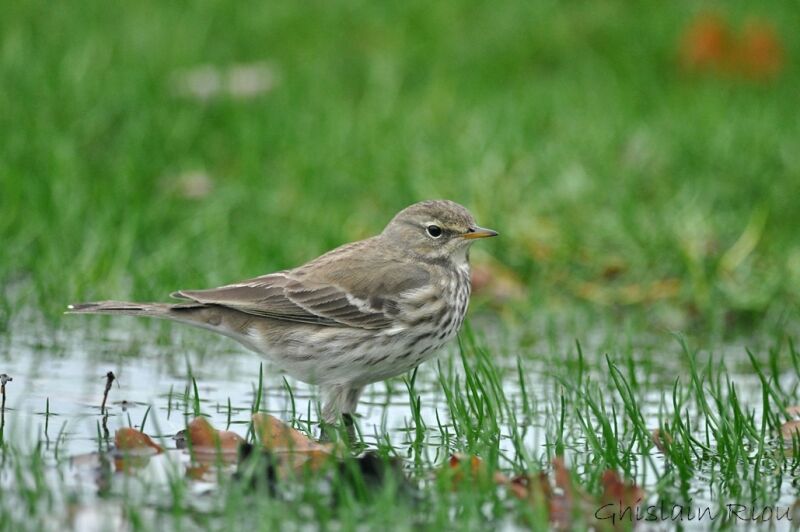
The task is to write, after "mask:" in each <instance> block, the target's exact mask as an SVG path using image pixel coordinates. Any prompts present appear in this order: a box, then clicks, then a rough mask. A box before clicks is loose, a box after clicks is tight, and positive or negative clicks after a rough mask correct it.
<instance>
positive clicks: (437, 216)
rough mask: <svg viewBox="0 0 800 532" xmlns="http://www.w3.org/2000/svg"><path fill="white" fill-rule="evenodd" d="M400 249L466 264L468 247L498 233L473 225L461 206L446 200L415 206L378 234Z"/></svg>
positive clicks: (426, 257) (471, 217)
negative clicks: (478, 240) (480, 239)
mask: <svg viewBox="0 0 800 532" xmlns="http://www.w3.org/2000/svg"><path fill="white" fill-rule="evenodd" d="M381 236H382V237H383V238H385V239H387V240H388V241H389V242H390V243H393V244H394V245H396V246H398V247H399V248H400V249H402V250H405V251H408V252H410V253H414V254H417V255H419V256H420V257H421V258H423V259H427V260H431V261H441V260H452V261H453V262H456V263H461V262H466V261H467V258H468V251H469V247H470V245H472V243H474V242H475V240H477V239H479V238H487V237H490V236H497V232H496V231H493V230H491V229H485V228H483V227H480V226H479V225H478V224H476V223H475V218H473V216H472V214H471V213H470V212H469V211H468V210H467V209H466V208H465V207H463V206H461V205H459V204H458V203H455V202H453V201H449V200H429V201H421V202H419V203H415V204H413V205H411V206H409V207H406V208H405V209H403V210H402V211H400V212H399V213H398V214H397V215H396V216H395V217H394V218H393V219H392V221H391V222H389V225H387V226H386V229H384V230H383V233H382V235H381Z"/></svg>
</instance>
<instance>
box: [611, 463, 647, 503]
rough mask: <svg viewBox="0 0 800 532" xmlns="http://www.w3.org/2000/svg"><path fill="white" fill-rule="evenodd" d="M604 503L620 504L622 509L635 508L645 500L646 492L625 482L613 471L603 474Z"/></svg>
mask: <svg viewBox="0 0 800 532" xmlns="http://www.w3.org/2000/svg"><path fill="white" fill-rule="evenodd" d="M601 484H602V485H603V495H602V502H603V503H606V504H608V503H613V504H619V505H620V507H635V506H638V505H639V503H640V502H641V501H642V499H644V490H643V489H642V488H640V487H639V486H637V485H636V484H633V483H629V482H623V481H622V479H621V478H620V476H619V473H617V472H616V471H614V470H613V469H607V470H606V471H604V472H603V478H602V480H601Z"/></svg>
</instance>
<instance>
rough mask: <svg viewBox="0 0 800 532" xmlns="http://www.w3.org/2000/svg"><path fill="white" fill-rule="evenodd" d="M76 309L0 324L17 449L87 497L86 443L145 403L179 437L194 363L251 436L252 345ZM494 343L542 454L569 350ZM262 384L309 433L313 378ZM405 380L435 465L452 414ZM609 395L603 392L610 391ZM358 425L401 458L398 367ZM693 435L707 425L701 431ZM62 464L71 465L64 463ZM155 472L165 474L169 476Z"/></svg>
mask: <svg viewBox="0 0 800 532" xmlns="http://www.w3.org/2000/svg"><path fill="white" fill-rule="evenodd" d="M76 321H77V320H76ZM80 321H81V323H67V325H66V326H67V327H69V328H68V329H60V330H58V331H55V332H54V331H53V330H51V329H49V328H48V327H47V326H37V327H35V328H34V329H35V330H30V331H28V332H23V333H16V334H14V335H12V336H7V337H6V338H5V344H4V347H3V348H2V352H1V353H0V373H7V374H8V375H10V376H12V377H13V379H14V380H13V381H12V382H10V383H9V384H8V385H7V404H6V412H5V426H4V438H5V439H6V441H13V442H14V443H15V445H16V446H17V447H18V448H20V449H22V450H23V451H24V450H26V449H33V448H34V447H35V446H36V445H39V444H41V445H43V446H44V456H45V459H46V460H47V461H48V462H49V463H50V464H55V463H56V462H58V463H59V464H60V465H59V467H60V468H61V472H60V475H61V477H62V479H66V483H67V484H68V485H71V486H78V487H81V488H82V491H83V492H84V493H85V494H89V495H91V494H92V493H94V492H95V491H99V489H98V485H99V483H100V481H99V480H98V477H97V470H98V468H99V467H100V466H101V465H102V464H100V463H99V461H98V460H99V455H98V454H96V453H95V454H92V453H94V452H95V451H97V450H98V449H102V448H104V446H107V442H106V443H104V438H103V437H102V434H103V432H104V426H105V427H107V429H108V431H109V433H110V435H111V439H112V440H113V434H114V432H115V430H116V429H118V428H121V427H127V426H134V427H137V428H138V427H140V425H141V422H142V419H143V418H144V416H145V413H146V412H148V409H149V412H148V413H147V421H146V427H145V429H144V430H145V432H147V433H148V434H150V435H153V436H154V437H155V438H156V439H157V440H159V441H160V443H161V444H162V445H163V446H164V447H166V448H167V449H175V448H176V444H175V440H174V439H173V436H174V435H175V434H176V433H178V432H179V431H181V430H183V429H184V428H185V425H186V423H187V421H188V420H190V419H191V418H193V417H194V412H193V391H192V382H191V379H190V377H189V375H190V374H191V375H192V376H193V377H194V379H195V381H196V383H197V388H198V393H199V397H200V408H201V411H202V413H203V414H204V415H207V416H208V417H209V419H210V421H211V423H212V424H213V425H214V426H215V427H216V428H219V429H225V428H230V430H233V431H235V432H237V433H239V434H240V435H241V436H245V435H246V434H247V430H248V423H249V420H250V415H251V409H252V406H253V403H254V399H255V394H256V390H257V387H258V381H259V371H260V366H261V364H262V360H261V359H260V357H259V356H258V355H257V354H255V353H251V352H249V351H247V350H246V349H244V348H243V347H240V346H239V345H238V344H236V343H234V342H232V341H229V340H227V339H224V338H219V337H217V336H215V335H213V334H210V333H206V332H204V331H196V330H192V329H188V328H183V327H180V326H174V327H172V326H169V325H163V326H162V325H159V324H152V323H150V324H148V323H143V322H137V321H136V320H133V319H126V318H123V319H119V320H106V319H103V318H100V319H95V318H92V319H89V320H85V319H80ZM12 330H16V331H20V330H21V329H20V328H19V327H15V328H12ZM615 342H618V339H610V338H608V336H607V335H603V334H600V333H597V334H596V335H595V336H594V337H590V339H589V341H588V342H587V345H585V346H584V350H585V353H592V354H591V355H587V359H588V358H591V359H592V360H591V361H590V363H589V364H587V375H586V376H585V377H592V378H593V380H595V381H597V382H601V383H602V382H604V381H607V380H608V375H607V374H604V370H603V367H604V366H603V364H602V363H597V362H598V361H599V360H600V359H601V357H602V353H603V347H602V346H603V345H604V344H611V343H615ZM491 345H493V346H496V347H493V348H492V351H493V352H496V353H497V355H496V357H495V360H494V362H495V363H496V364H497V365H498V367H500V368H501V369H500V372H501V374H502V375H504V380H503V392H504V394H505V396H506V398H507V400H508V401H509V402H510V403H511V404H513V405H515V408H517V410H518V411H517V412H516V415H517V419H518V420H519V425H518V426H517V427H514V428H515V429H517V430H520V431H521V432H522V433H523V438H522V439H523V442H524V448H525V450H526V453H527V455H528V456H527V458H528V459H529V460H533V461H534V462H538V463H545V464H546V463H547V460H548V457H549V456H551V455H552V452H553V449H552V441H550V445H551V447H548V436H547V435H548V433H552V432H553V430H554V423H555V420H556V419H557V412H558V408H559V407H558V396H559V391H558V385H557V380H556V379H555V378H554V376H557V375H559V374H560V372H562V371H563V367H561V366H562V365H566V364H569V363H572V362H571V360H570V359H569V357H568V356H567V355H562V354H561V353H567V352H568V348H567V347H565V346H563V345H558V346H557V345H554V344H553V342H547V341H544V340H542V339H540V341H534V342H523V341H521V340H520V338H517V337H510V336H506V335H504V334H501V333H500V332H496V334H495V336H494V337H493V338H492V340H491ZM666 345H668V344H665V343H660V340H659V339H650V340H649V341H647V342H646V343H645V342H640V345H637V346H636V351H637V352H638V353H639V354H638V359H639V361H640V362H641V363H640V364H638V365H637V367H636V369H635V371H634V373H633V374H634V375H635V376H636V379H637V380H639V382H640V385H641V386H643V387H644V388H645V389H647V390H648V391H647V393H646V394H645V397H644V400H643V401H641V402H640V404H639V406H640V407H641V410H642V413H643V414H644V416H645V419H646V421H647V423H648V427H649V428H653V429H654V428H656V427H657V426H658V424H659V422H658V420H659V419H660V417H661V415H662V411H663V409H664V403H663V400H664V397H663V396H664V394H666V397H667V398H669V393H670V391H671V385H672V382H673V380H674V379H675V377H676V375H677V374H678V373H676V372H679V371H681V370H680V365H679V364H676V359H677V357H676V355H675V353H676V352H677V349H676V347H675V346H674V345H672V346H670V347H666ZM522 346H524V347H522ZM726 349H727V352H726V351H725V349H723V350H722V351H723V354H722V355H721V356H723V357H724V356H728V357H729V358H730V359H731V360H733V359H734V358H735V356H734V355H731V353H733V352H735V351H741V349H740V348H736V347H730V348H726ZM517 358H519V359H521V360H522V361H524V367H525V370H526V371H525V380H526V383H525V384H526V388H527V389H526V393H527V398H528V403H527V404H528V408H527V409H526V408H523V394H522V390H521V388H520V383H519V380H518V376H517V373H516V371H517V370H516V363H517ZM439 361H440V362H441V364H442V367H444V368H447V369H445V370H444V371H451V370H453V371H460V370H461V369H462V368H461V366H460V363H459V358H458V355H457V347H456V346H455V345H453V346H450V347H449V348H448V349H446V350H445V351H444V352H443V353H442V354H441V355H440V357H439ZM451 365H452V367H451ZM729 367H733V365H730V364H729ZM742 367H744V368H746V366H742ZM108 371H113V372H114V374H115V375H116V377H117V379H116V381H115V382H114V383H113V386H112V388H111V390H110V393H109V398H108V410H109V415H108V418H107V420H105V422H104V419H103V416H102V415H101V411H100V404H101V401H102V396H103V390H104V387H105V374H106V373H107V372H108ZM793 378H794V377H793V376H791V375H788V374H787V375H786V381H787V382H786V383H785V384H786V385H790V384H791V381H792V379H793ZM731 379H732V380H733V381H735V382H736V385H737V392H738V393H739V397H740V399H741V402H742V404H745V405H748V408H751V412H752V415H754V416H756V418H760V415H761V411H760V410H761V387H760V384H759V380H758V378H757V376H756V375H754V374H753V373H752V372H751V371H750V372H748V371H747V370H746V369H745V370H744V371H741V372H738V373H731ZM263 384H264V387H263V394H262V402H261V410H264V411H266V412H269V413H271V414H273V415H275V416H276V417H278V418H280V419H282V420H284V421H286V422H289V423H295V424H296V425H298V426H300V427H301V428H306V429H307V430H309V432H312V433H313V434H318V429H317V427H316V421H317V419H318V400H319V398H318V396H317V393H316V390H315V388H314V387H311V386H308V385H305V384H303V383H300V382H297V381H294V380H293V379H291V378H286V380H285V381H284V376H283V375H282V374H281V373H280V372H279V371H277V370H276V369H275V368H274V367H272V366H271V365H269V364H268V363H263ZM287 386H288V387H289V388H290V389H291V392H292V393H291V395H290V393H289V391H288V389H287ZM415 391H416V393H417V394H418V395H419V396H420V397H421V405H422V411H421V417H422V419H423V420H424V421H425V424H426V425H427V427H428V429H427V432H426V439H425V443H426V445H425V447H424V450H423V452H424V453H425V455H426V457H427V461H428V462H429V463H431V464H439V463H442V462H443V461H444V460H445V459H446V455H447V450H446V449H444V448H443V446H442V442H443V440H444V439H445V435H444V434H442V432H441V431H442V430H444V431H446V432H447V437H449V438H455V435H454V434H452V433H451V432H450V427H449V425H448V407H447V404H446V400H445V397H444V394H443V391H442V387H441V384H440V383H439V381H438V368H437V364H436V363H435V362H428V363H426V364H424V365H422V366H421V367H420V369H419V372H418V375H417V380H416V386H415ZM292 396H293V401H292ZM612 399H613V398H612V396H611V395H609V397H608V400H609V402H611V401H612ZM48 400H49V406H48ZM293 405H294V406H293ZM358 424H359V427H360V432H361V435H362V438H363V440H364V442H365V443H366V444H367V445H368V446H376V445H377V441H378V440H381V441H383V442H386V439H387V436H388V438H389V441H390V442H391V444H392V445H393V447H395V448H396V449H397V451H398V454H399V455H400V456H411V454H412V451H411V448H412V445H413V441H414V438H415V431H414V428H413V427H414V421H413V416H412V411H411V406H410V401H409V395H408V392H407V390H406V388H405V385H404V383H403V382H402V381H401V380H400V379H395V380H393V381H390V382H387V383H377V384H374V385H372V386H370V387H368V389H367V390H366V391H365V393H364V395H363V397H362V401H361V404H360V407H359V419H358ZM511 432H512V427H509V426H507V425H506V426H501V433H502V435H503V438H501V441H500V454H501V457H502V459H501V467H506V468H508V470H509V471H512V470H513V469H514V467H515V463H516V462H517V456H516V453H517V450H516V448H515V447H514V445H512V443H511V440H510V437H509V435H510V434H511ZM567 433H568V437H567V438H566V442H565V443H566V444H567V447H568V448H569V449H570V450H571V451H572V452H573V453H574V455H575V456H580V455H581V453H586V452H588V449H589V448H588V446H587V443H586V440H585V437H584V436H583V434H582V429H581V428H580V427H579V426H574V425H573V426H570V427H567ZM696 436H697V437H698V438H700V439H703V438H704V437H705V435H704V434H702V431H698V433H697V435H696ZM712 443H713V442H712ZM67 456H69V457H78V459H77V460H70V461H69V462H65V461H64V460H63V458H64V457H67ZM58 457H60V460H57V458H58ZM187 460H188V457H186V455H185V454H184V453H181V452H180V451H175V452H173V453H169V454H168V455H165V456H164V457H161V458H158V459H156V460H154V461H153V464H151V465H150V466H148V468H147V469H146V471H147V472H146V473H143V474H145V475H148V476H149V477H151V478H155V479H156V483H158V482H159V480H158V479H159V478H162V480H163V479H165V478H166V477H167V476H168V471H169V470H170V468H172V467H174V465H175V463H176V462H177V463H185V462H186V461H187ZM65 463H68V466H66V469H64V468H65V465H64V464H65ZM574 468H575V470H576V471H577V472H578V474H580V473H581V465H580V464H579V463H576V464H574ZM636 468H637V471H638V473H639V474H638V475H637V478H638V479H640V482H643V483H644V485H643V487H644V488H645V490H646V491H648V492H651V491H652V488H653V483H654V482H655V480H656V479H657V477H658V476H659V475H661V474H663V472H664V469H665V465H664V459H663V456H662V455H661V454H660V453H655V454H654V455H652V456H651V457H649V459H646V457H641V460H640V462H639V464H638V465H637V467H636ZM53 469H54V471H55V469H57V468H53ZM715 475H717V472H715V471H713V469H710V470H703V469H700V470H698V471H697V472H696V474H695V477H694V478H693V480H692V490H691V492H692V495H693V498H694V500H695V502H697V503H701V502H703V503H707V504H710V505H714V504H717V503H718V501H717V499H716V497H715V495H714V493H713V490H712V489H711V488H710V483H709V479H713V478H714V476H715ZM10 478H11V477H10V474H9V472H8V471H7V470H4V469H3V468H0V485H3V487H6V486H7V482H9V479H10ZM642 479H644V480H642ZM792 480H793V479H792V478H791V476H789V475H787V476H786V477H785V478H784V479H783V480H782V481H781V482H780V492H781V495H780V496H779V498H778V499H777V500H776V501H774V502H773V504H778V505H784V506H788V505H791V504H792V503H793V501H794V499H795V497H796V495H795V489H794V488H793V487H792ZM162 484H163V485H166V481H165V480H163V482H162ZM213 487H214V484H213V482H208V481H207V480H201V481H197V482H195V483H194V484H193V489H195V490H198V491H204V490H210V489H213ZM97 502H98V505H97V506H96V507H95V506H92V507H91V508H92V510H91V512H89V514H88V517H86V519H87V520H88V521H87V523H88V524H86V527H87V529H91V528H92V527H93V525H92V523H93V522H94V521H93V520H98V522H102V523H104V526H105V525H108V521H107V520H105V517H102V516H99V513H102V512H101V510H102V508H104V507H105V505H107V504H108V501H107V500H105V501H104V502H101V501H100V499H97Z"/></svg>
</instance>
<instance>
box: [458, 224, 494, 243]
mask: <svg viewBox="0 0 800 532" xmlns="http://www.w3.org/2000/svg"><path fill="white" fill-rule="evenodd" d="M462 236H463V237H464V238H466V239H467V240H472V239H474V238H489V237H490V236H497V231H494V230H492V229H486V228H485V227H478V226H475V227H470V228H469V231H467V232H466V233H464V234H463V235H462Z"/></svg>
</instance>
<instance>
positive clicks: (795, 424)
mask: <svg viewBox="0 0 800 532" xmlns="http://www.w3.org/2000/svg"><path fill="white" fill-rule="evenodd" d="M781 435H782V436H783V439H784V440H787V441H790V442H791V441H792V440H794V439H795V438H800V420H797V419H793V420H791V421H787V422H786V423H784V424H783V425H781Z"/></svg>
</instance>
